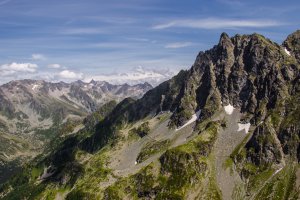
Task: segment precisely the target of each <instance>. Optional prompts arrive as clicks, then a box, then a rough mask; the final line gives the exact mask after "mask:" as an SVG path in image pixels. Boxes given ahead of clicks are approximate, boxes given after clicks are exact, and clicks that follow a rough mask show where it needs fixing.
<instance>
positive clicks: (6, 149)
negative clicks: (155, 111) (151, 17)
mask: <svg viewBox="0 0 300 200" xmlns="http://www.w3.org/2000/svg"><path fill="white" fill-rule="evenodd" d="M151 88H152V86H151V85H150V84H148V83H145V84H138V85H134V86H130V85H127V84H124V85H112V84H109V83H107V82H97V81H91V82H90V83H84V82H82V81H77V82H73V83H70V84H69V83H64V82H59V83H50V82H45V81H35V80H22V81H12V82H9V83H7V84H4V85H2V86H0V183H2V182H3V181H4V180H6V179H7V178H8V177H9V176H10V175H11V174H12V173H13V172H14V171H16V170H18V168H19V167H20V165H21V164H22V163H24V162H26V161H28V160H29V159H31V158H32V157H35V156H36V155H38V154H40V153H42V152H43V151H44V150H45V148H48V147H49V146H53V142H58V141H60V140H63V138H64V137H65V136H66V135H68V134H71V133H73V132H76V131H78V130H79V129H81V128H82V127H83V126H84V125H83V119H84V118H85V117H86V116H87V115H89V114H90V113H92V112H95V111H97V110H98V109H99V108H100V107H102V106H103V105H104V104H106V103H108V102H110V101H112V100H114V101H115V102H119V101H121V100H123V99H124V98H127V97H133V98H139V97H141V96H142V95H143V94H144V93H145V92H146V91H148V90H149V89H151ZM99 117H100V116H99ZM50 142H52V143H50ZM50 144H51V145H50Z"/></svg>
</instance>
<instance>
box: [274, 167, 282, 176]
mask: <svg viewBox="0 0 300 200" xmlns="http://www.w3.org/2000/svg"><path fill="white" fill-rule="evenodd" d="M282 169H283V167H281V168H280V169H278V170H276V172H275V173H274V174H277V173H278V172H280V171H281V170H282Z"/></svg>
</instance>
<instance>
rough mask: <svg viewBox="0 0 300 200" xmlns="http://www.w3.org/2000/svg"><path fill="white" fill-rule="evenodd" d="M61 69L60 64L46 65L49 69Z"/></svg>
mask: <svg viewBox="0 0 300 200" xmlns="http://www.w3.org/2000/svg"><path fill="white" fill-rule="evenodd" d="M61 67H62V66H61V65H60V64H50V65H48V68H50V69H59V68H61Z"/></svg>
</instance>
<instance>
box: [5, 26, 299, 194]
mask: <svg viewBox="0 0 300 200" xmlns="http://www.w3.org/2000/svg"><path fill="white" fill-rule="evenodd" d="M299 41H300V34H299V31H297V32H295V33H293V34H291V35H290V36H288V38H287V39H286V41H284V42H283V45H278V44H276V43H274V42H272V41H270V40H269V39H267V38H265V37H263V36H261V35H259V34H252V35H236V36H234V37H232V38H230V37H229V36H228V35H227V34H225V33H223V34H222V35H221V37H220V40H219V43H218V45H216V46H214V47H213V48H212V49H210V50H208V51H205V52H200V53H199V55H198V56H197V58H196V61H195V63H194V65H193V66H192V68H191V69H190V70H187V71H181V72H180V73H179V74H178V75H177V76H175V77H174V78H172V79H171V80H169V81H166V82H164V83H162V84H160V85H159V86H157V87H156V88H154V89H152V90H150V91H148V92H147V93H146V94H145V95H144V96H143V97H142V98H140V99H137V100H134V99H132V98H127V99H125V100H123V101H122V102H120V103H119V104H118V105H116V106H115V107H114V109H112V110H110V111H108V112H105V116H106V117H104V118H101V119H100V120H99V121H98V122H97V123H96V121H95V120H94V119H95V118H93V117H92V118H87V119H86V120H85V122H88V121H92V123H88V124H89V125H86V126H85V127H84V128H83V129H81V130H80V131H78V132H77V133H76V134H73V135H70V136H68V137H66V139H65V140H64V141H63V142H62V143H60V145H59V146H58V148H56V149H54V150H53V151H52V152H51V153H50V154H48V155H43V156H41V157H39V158H37V159H36V160H35V162H34V163H32V164H31V165H28V166H24V168H23V170H22V172H21V173H20V174H18V175H16V176H15V177H14V178H13V179H11V180H10V181H8V182H7V183H6V184H4V185H3V186H2V187H1V189H0V195H1V196H2V197H3V198H4V199H18V198H20V197H22V198H24V197H26V198H29V199H57V198H60V199H63V198H65V199H226V200H227V199H299V198H300V196H299V192H300V190H299V186H300V169H299V160H300V139H299V137H300V129H299V120H300V115H299V113H300V112H299V97H300V93H299V92H300V73H299V70H300V60H299ZM108 110H109V109H108ZM93 125H95V126H93ZM28 191H30V192H28Z"/></svg>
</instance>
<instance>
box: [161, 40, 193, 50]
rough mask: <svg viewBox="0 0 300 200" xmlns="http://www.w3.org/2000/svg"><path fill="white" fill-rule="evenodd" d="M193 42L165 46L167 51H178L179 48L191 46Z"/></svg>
mask: <svg viewBox="0 0 300 200" xmlns="http://www.w3.org/2000/svg"><path fill="white" fill-rule="evenodd" d="M191 45H192V43H191V42H175V43H170V44H167V45H166V46H165V48H167V49H178V48H183V47H188V46H191Z"/></svg>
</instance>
